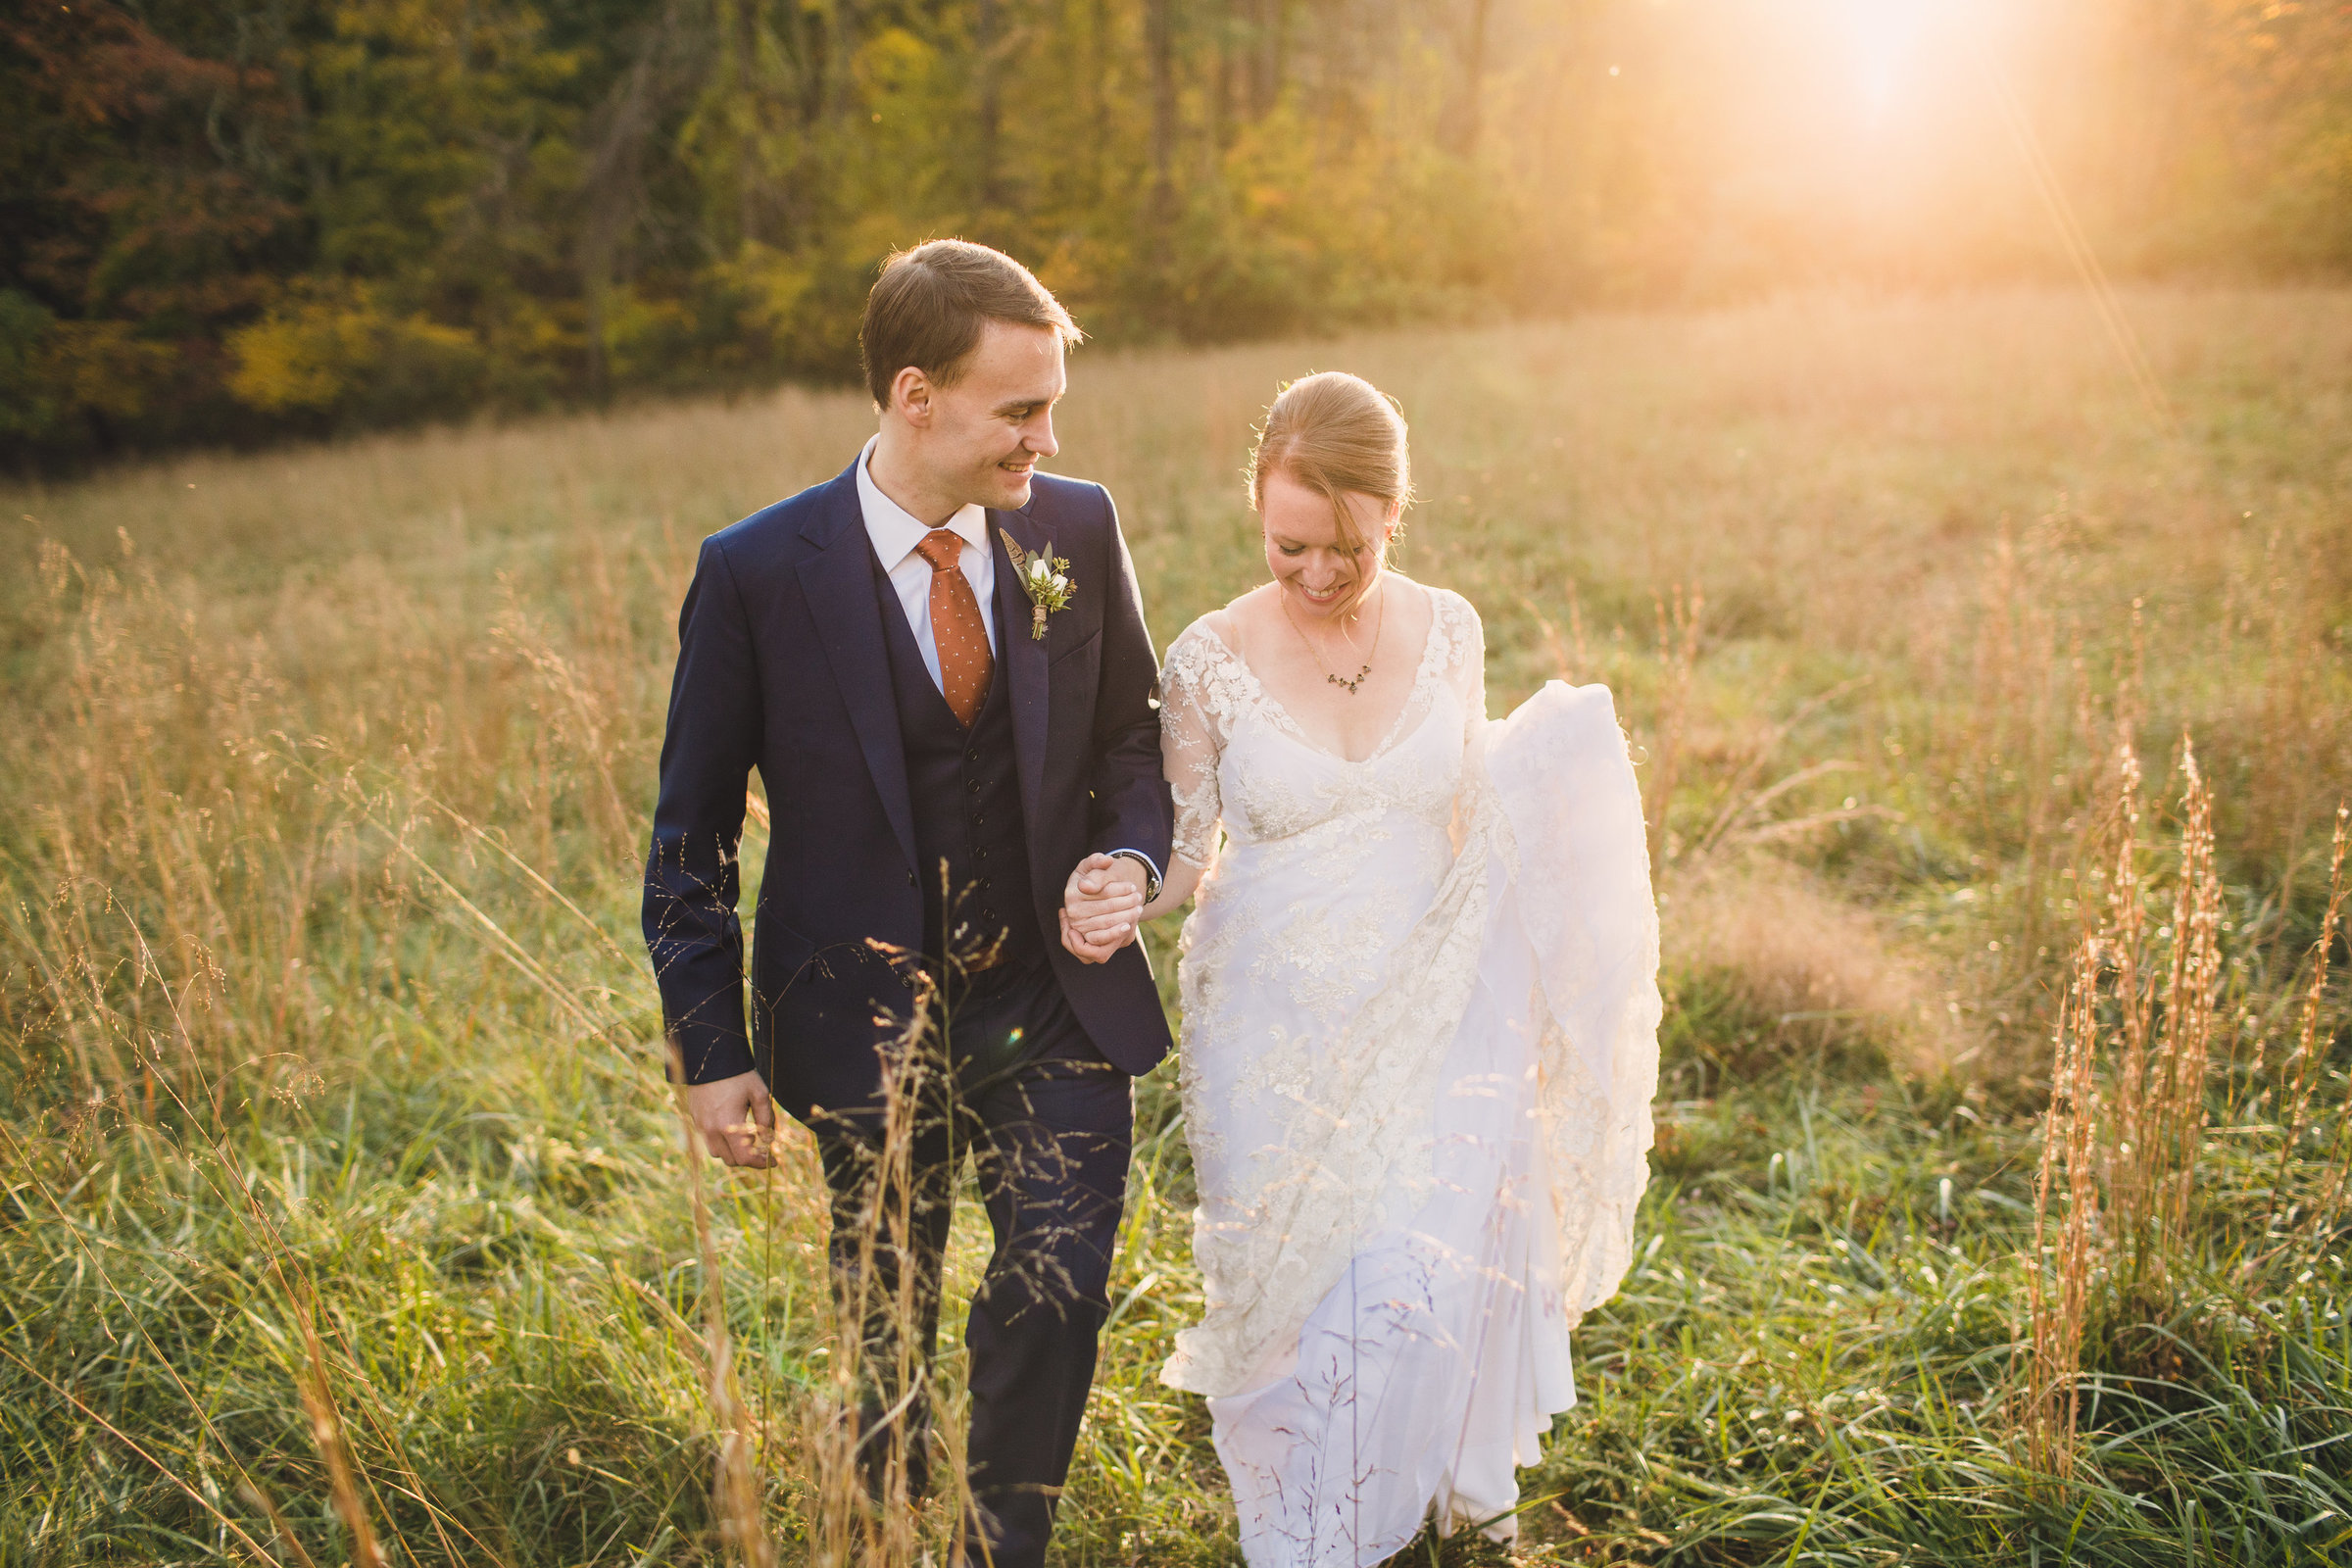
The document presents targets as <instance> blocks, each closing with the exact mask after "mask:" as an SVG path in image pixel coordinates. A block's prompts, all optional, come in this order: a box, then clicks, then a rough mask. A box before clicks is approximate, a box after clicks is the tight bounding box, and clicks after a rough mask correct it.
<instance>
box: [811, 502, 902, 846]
mask: <svg viewBox="0 0 2352 1568" xmlns="http://www.w3.org/2000/svg"><path fill="white" fill-rule="evenodd" d="M828 489H829V491H830V493H829V494H828V495H827V496H826V498H825V504H824V508H823V510H822V511H821V512H820V513H819V514H818V515H816V516H815V517H813V518H811V519H810V520H809V523H808V524H807V525H805V526H804V527H803V528H802V530H801V532H802V535H803V537H805V538H807V539H808V540H809V542H810V543H811V544H814V545H816V546H818V547H819V554H817V555H815V556H812V557H810V558H809V560H807V561H805V562H803V563H801V566H800V578H801V592H802V594H803V596H804V597H805V598H806V599H807V601H808V605H809V614H810V615H811V616H813V617H814V618H815V621H816V629H817V636H818V639H819V640H820V641H821V642H822V643H823V644H824V649H825V658H826V661H827V662H829V663H831V665H832V666H833V684H834V685H835V686H836V687H838V688H839V689H840V691H841V700H842V702H843V704H844V705H845V706H847V707H848V709H849V711H850V725H851V727H852V728H853V729H855V730H856V731H857V732H858V750H859V751H860V752H862V753H864V755H865V768H866V771H867V772H868V773H869V774H871V775H872V777H873V781H874V790H875V792H876V793H877V794H879V795H880V796H881V797H882V810H883V812H884V814H885V815H887V816H888V817H889V818H890V826H891V831H892V832H894V833H896V834H897V835H898V838H899V848H900V849H902V850H904V851H905V852H906V854H907V865H908V866H910V867H911V866H912V865H913V864H914V863H915V853H914V807H913V804H912V801H911V798H910V797H909V795H908V793H907V747H906V743H905V741H903V740H902V739H901V738H900V735H899V710H898V704H897V702H896V701H895V700H894V699H893V697H892V695H891V690H890V658H889V655H888V654H887V653H886V652H885V651H884V649H883V646H882V610H881V606H880V605H878V604H877V603H876V602H875V599H874V565H873V560H874V547H873V545H872V543H871V542H870V541H869V540H868V539H867V538H866V534H865V518H864V515H863V513H862V512H861V511H860V509H859V507H858V469H857V466H856V465H855V464H853V465H852V466H850V468H849V470H848V471H847V472H845V473H843V474H842V475H841V477H840V478H838V479H835V480H834V481H833V483H832V484H831V485H830V486H829V487H828Z"/></svg>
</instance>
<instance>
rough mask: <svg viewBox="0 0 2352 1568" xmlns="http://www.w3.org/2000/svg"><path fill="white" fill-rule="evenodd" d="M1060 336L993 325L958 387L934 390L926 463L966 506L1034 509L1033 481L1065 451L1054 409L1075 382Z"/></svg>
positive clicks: (1015, 325)
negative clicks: (1043, 463)
mask: <svg viewBox="0 0 2352 1568" xmlns="http://www.w3.org/2000/svg"><path fill="white" fill-rule="evenodd" d="M1061 357H1062V343H1061V334H1060V333H1058V332H1056V331H1054V329H1053V328H1052V327H1047V326H1027V325H1022V324H1018V323H1015V322H1010V321H990V322H989V323H988V324H987V325H986V326H985V327H983V328H982V330H981V334H980V341H979V343H978V344H977V345H976V346H974V348H973V349H972V352H971V353H970V354H969V355H968V356H966V357H965V359H964V362H963V365H962V367H961V369H962V372H963V373H962V374H961V375H959V376H957V377H956V384H955V385H953V386H947V387H934V388H933V389H932V393H931V397H932V406H931V413H932V419H931V426H930V429H929V430H927V431H926V432H925V438H924V441H923V466H924V467H926V468H927V469H929V470H930V473H931V475H932V477H933V478H934V479H935V480H936V482H937V483H938V484H939V485H940V486H941V487H942V488H943V489H947V490H950V491H952V492H954V493H955V494H956V497H957V498H958V500H959V501H960V502H963V503H974V504H977V505H979V506H983V507H996V508H999V509H1003V510H1010V509H1012V508H1016V507H1025V506H1027V505H1028V504H1029V476H1030V474H1031V473H1032V472H1033V471H1034V470H1035V469H1036V467H1037V465H1038V463H1039V461H1040V460H1042V459H1045V458H1051V457H1052V456H1054V453H1056V452H1058V451H1060V450H1061V449H1060V448H1059V447H1058V446H1057V445H1056V444H1055V443H1054V404H1055V403H1057V402H1059V401H1060V400H1061V394H1062V391H1063V389H1064V388H1065V387H1066V386H1067V385H1068V384H1069V383H1068V379H1067V377H1066V376H1065V375H1064V374H1063V372H1062V363H1061Z"/></svg>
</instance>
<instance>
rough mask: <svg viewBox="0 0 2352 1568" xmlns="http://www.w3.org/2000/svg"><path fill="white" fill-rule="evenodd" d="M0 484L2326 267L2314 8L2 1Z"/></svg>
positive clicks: (1912, 1)
mask: <svg viewBox="0 0 2352 1568" xmlns="http://www.w3.org/2000/svg"><path fill="white" fill-rule="evenodd" d="M6 3H7V5H8V7H9V10H8V12H7V14H6V20H5V22H0V90H4V91H5V92H6V94H7V99H8V102H9V103H10V105H11V109H10V111H9V114H8V115H7V117H6V118H5V122H4V123H0V458H4V459H5V461H8V462H10V463H12V464H13V465H14V466H19V467H25V466H43V465H55V464H61V463H65V464H70V463H74V462H80V461H87V460H89V459H92V458H102V457H106V456H110V455H113V454H116V453H119V452H123V451H128V450H137V449H143V448H153V447H157V446H164V445H171V444H177V443H185V442H237V443H244V442H252V441H259V440H264V439H269V438H270V437H273V436H277V435H282V434H288V433H292V434H327V433H334V432H338V431H343V430H349V429H355V428H362V427H368V426H374V425H382V424H388V423H398V422H403V421H412V420H417V419H425V418H439V417H455V416H458V415H462V414H464V413H466V412H467V411H469V410H475V409H482V408H489V409H501V410H519V409H531V408H542V407H550V406H558V405H564V404H569V403H579V402H595V401H599V400H603V399H607V398H610V397H612V396H613V395H615V394H621V393H628V392H637V391H653V392H659V391H667V390H684V389H692V388H712V387H728V386H738V385H749V384H757V383H760V382H765V381H771V380H773V379H775V378H777V377H779V376H787V375H799V376H808V377H812V378H823V379H839V378H847V377H849V376H850V375H852V374H853V372H854V368H855V364H856V341H855V326H856V319H857V313H858V304H859V302H860V300H861V299H862V296H863V293H864V290H865V288H866V286H867V285H868V283H869V282H870V280H871V278H872V276H873V272H874V269H875V267H876V265H877V264H878V262H879V261H880V259H881V258H882V257H883V256H884V255H885V254H887V253H888V252H889V251H890V250H891V249H893V248H894V247H897V246H901V245H905V244H907V243H910V242H912V241H915V240H918V239H921V238H924V237H928V236H931V235H937V234H947V233H956V234H963V235H967V236H970V237H972V238H976V239H981V240H985V241H987V242H990V243H993V244H997V245H1000V246H1003V247H1004V248H1005V249H1007V250H1008V251H1011V252H1012V253H1013V254H1015V255H1018V256H1020V257H1021V258H1022V259H1023V260H1025V261H1026V262H1028V263H1029V264H1030V265H1031V266H1032V267H1034V268H1035V269H1036V270H1038V271H1039V272H1040V274H1041V275H1042V276H1044V277H1045V278H1046V280H1047V281H1048V282H1049V283H1050V284H1051V285H1053V286H1054V288H1055V289H1056V291H1057V292H1059V293H1060V294H1061V295H1062V297H1063V298H1064V299H1065V300H1066V301H1067V302H1068V303H1069V304H1070V305H1071V306H1072V308H1073V309H1074V311H1075V312H1076V313H1077V315H1078V317H1079V319H1080V320H1081V322H1082V324H1084V325H1085V326H1086V327H1087V328H1088V329H1089V330H1090V331H1091V332H1092V333H1094V334H1095V335H1096V336H1097V337H1099V338H1104V339H1108V340H1112V341H1135V340H1144V339H1155V340H1181V341H1209V340H1217V339H1229V338H1236V337H1246V336H1255V335H1262V334H1268V333H1275V332H1288V331H1314V330H1321V329H1326V328H1330V327H1335V326H1340V325H1347V324H1355V323H1365V322H1379V321H1392V320H1402V319H1432V318H1437V319H1479V318H1489V317H1495V316H1501V315H1506V314H1512V313H1527V312H1554V311H1561V310H1568V309H1575V308H1580V307H1585V306H1590V305H1593V304H1595V303H1609V302H1663V301H1674V300H1687V299H1694V298H1701V299H1703V298H1715V297H1723V296H1726V295H1733V294H1738V293H1741V292H1746V291H1753V290H1756V289H1761V288H1771V287H1778V286H1784V285H1788V284H1791V283H1807V282H1814V281H1818V280H1820V279H1823V278H1830V277H1860V278H1865V279H1869V280H1873V281H1876V282H1881V283H1888V284H1894V285H1900V286H1917V285H1936V284H1941V283H1947V282H1952V281H1958V280H1968V279H1976V278H1983V277H1987V276H2002V275H2010V274H2015V273H2035V272H2038V273H2049V272H2052V271H2054V270H2062V269H2063V268H2064V267H2065V265H2066V264H2067V257H2068V255H2069V251H2068V248H2067V245H2066V243H2065V242H2064V240H2063V238H2062V236H2063V234H2064V233H2065V232H2066V231H2067V228H2068V225H2070V224H2071V225H2073V226H2074V227H2075V228H2076V229H2077V230H2079V231H2080V232H2081V233H2082V234H2083V235H2084V236H2086V238H2087V241H2088V243H2089V244H2090V246H2091V247H2092V249H2093V250H2094V251H2095V252H2096V253H2097V254H2098V255H2099V256H2100V257H2102V258H2103V260H2104V261H2105V263H2106V265H2107V266H2108V268H2109V269H2110V270H2115V271H2121V272H2126V273H2130V272H2135V271H2172V270H2196V271H2200V272H2216V271H2223V272H2230V273H2247V272H2252V273H2262V274H2279V273H2296V274H2304V273H2312V272H2329V273H2333V272H2340V270H2342V269H2343V268H2344V267H2345V266H2346V265H2347V263H2352V157H2347V155H2346V153H2345V151H2344V149H2345V148H2346V147H2347V146H2352V5H2347V4H2344V3H2341V0H2301V3H2299V4H2297V3H2280V0H2082V3H2081V4H2079V5H2076V6H2072V7H2065V8H2051V7H2044V6H2038V5H2035V4H2033V3H2031V0H1990V3H1988V4H1986V5H1984V6H1979V7H1975V8H1971V9H1969V10H1967V11H1965V12H1963V11H1960V10H1957V9H1954V8H1949V7H1943V6H1938V5H1936V4H1933V3H1931V0H538V3H530V0H6Z"/></svg>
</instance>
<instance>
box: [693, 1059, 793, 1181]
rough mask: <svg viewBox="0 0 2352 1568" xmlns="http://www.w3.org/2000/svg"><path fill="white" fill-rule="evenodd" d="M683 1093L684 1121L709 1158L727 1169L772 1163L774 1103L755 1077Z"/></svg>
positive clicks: (697, 1086) (741, 1075)
mask: <svg viewBox="0 0 2352 1568" xmlns="http://www.w3.org/2000/svg"><path fill="white" fill-rule="evenodd" d="M683 1093H684V1095H685V1101H686V1118H687V1120H689V1121H691V1122H693V1123H694V1129H695V1131H696V1132H698V1133H700V1134H702V1138H703V1143H704V1145H705V1146H706V1147H707V1148H708V1149H709V1150H710V1151H711V1155H712V1157H714V1158H717V1159H723V1160H725V1161H726V1162H727V1163H728V1164H730V1165H752V1166H766V1165H772V1164H774V1163H775V1138H776V1103H775V1102H774V1101H772V1100H770V1099H769V1098H768V1095H767V1085H766V1084H765V1083H764V1082H762V1081H761V1079H760V1075H759V1074H758V1073H756V1072H745V1073H737V1074H736V1075H735V1076H734V1077H732V1078H721V1079H719V1080H718V1081H717V1082H715V1083H708V1084H688V1085H686V1086H685V1089H684V1091H683Z"/></svg>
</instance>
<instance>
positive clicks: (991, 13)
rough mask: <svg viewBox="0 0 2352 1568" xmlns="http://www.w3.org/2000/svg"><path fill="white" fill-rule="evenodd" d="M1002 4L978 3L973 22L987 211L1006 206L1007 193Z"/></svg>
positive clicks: (994, 0) (993, 0)
mask: <svg viewBox="0 0 2352 1568" xmlns="http://www.w3.org/2000/svg"><path fill="white" fill-rule="evenodd" d="M998 5H999V0H976V4H975V9H974V14H973V22H972V45H973V52H974V53H975V54H977V55H978V56H979V59H978V60H977V61H975V62H974V64H975V65H976V66H977V68H978V77H979V82H978V85H979V89H980V124H979V127H978V129H979V134H978V137H977V145H976V146H975V147H974V148H973V156H974V159H975V160H976V162H977V163H978V166H979V168H978V174H979V197H980V205H981V207H983V208H992V207H1001V206H1003V205H1004V192H1003V190H1002V189H1001V188H1000V187H999V181H998V177H997V131H998V127H999V124H1000V123H1001V121H1002V120H1003V116H1004V110H1003V100H1002V98H1001V95H1000V93H999V88H998V82H997V57H998V55H999V54H1001V53H1002V52H1003V51H1002V50H1001V48H1000V47H999V44H998V38H997V33H998V30H999V28H1000V27H1001V26H1002V25H1003V19H1002V17H1001V15H1000V14H999V10H998Z"/></svg>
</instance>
